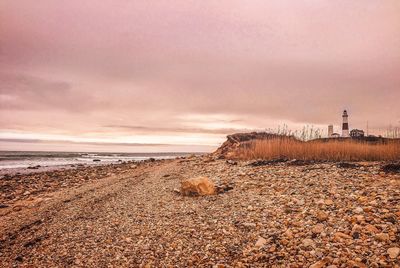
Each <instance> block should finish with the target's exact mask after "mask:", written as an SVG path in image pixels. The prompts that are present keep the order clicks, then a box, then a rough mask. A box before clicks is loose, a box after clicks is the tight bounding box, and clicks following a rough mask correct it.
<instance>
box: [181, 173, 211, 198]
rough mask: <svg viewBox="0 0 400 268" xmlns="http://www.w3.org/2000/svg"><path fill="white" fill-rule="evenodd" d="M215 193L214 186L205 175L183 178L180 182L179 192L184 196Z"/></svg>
mask: <svg viewBox="0 0 400 268" xmlns="http://www.w3.org/2000/svg"><path fill="white" fill-rule="evenodd" d="M215 193H216V187H215V184H214V182H212V181H211V180H210V179H209V178H207V177H197V178H192V179H188V180H184V181H182V183H181V194H182V195H186V196H196V195H213V194H215Z"/></svg>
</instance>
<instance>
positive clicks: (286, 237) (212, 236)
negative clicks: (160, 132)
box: [0, 156, 400, 268]
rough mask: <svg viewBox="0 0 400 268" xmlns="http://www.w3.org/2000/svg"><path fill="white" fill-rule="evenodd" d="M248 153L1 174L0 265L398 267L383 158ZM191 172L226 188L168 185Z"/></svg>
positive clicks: (398, 201)
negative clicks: (252, 158) (277, 157)
mask: <svg viewBox="0 0 400 268" xmlns="http://www.w3.org/2000/svg"><path fill="white" fill-rule="evenodd" d="M249 163H250V162H240V161H239V162H237V163H236V164H232V163H227V162H226V161H225V160H215V159H212V158H209V157H204V156H203V157H188V158H185V159H176V160H162V161H146V162H142V163H139V164H135V165H134V164H132V163H125V164H120V165H110V166H99V167H84V168H78V169H71V170H63V171H52V172H44V173H34V174H25V175H18V176H6V177H3V178H1V179H0V182H1V187H2V188H1V190H2V191H1V198H0V204H1V207H0V264H1V266H3V267H14V266H21V267H70V266H76V267H193V266H195V267H310V266H311V267H331V268H333V267H399V266H400V257H399V249H398V248H399V247H400V246H399V245H400V226H399V222H400V175H399V174H396V173H390V174H386V173H383V172H382V171H381V169H380V166H381V164H380V163H357V167H351V168H343V167H338V166H337V165H336V164H335V163H320V164H306V165H301V166H297V165H290V164H288V163H284V162H282V163H274V164H272V165H268V164H267V165H260V166H257V165H256V166H252V165H249ZM198 176H205V177H208V178H210V179H212V180H213V181H214V182H215V184H216V185H219V187H221V189H223V186H224V185H229V190H228V191H220V193H219V194H217V195H212V196H198V197H186V196H182V195H180V194H179V193H177V192H176V191H174V189H176V188H179V187H180V183H181V181H183V180H184V179H188V178H193V177H198ZM25 193H26V194H25Z"/></svg>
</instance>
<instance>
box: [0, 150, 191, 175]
mask: <svg viewBox="0 0 400 268" xmlns="http://www.w3.org/2000/svg"><path fill="white" fill-rule="evenodd" d="M189 154H191V153H83V152H73V153H71V152H10V151H0V170H4V169H23V168H29V167H35V166H41V167H56V166H68V165H78V164H84V165H102V164H111V163H119V162H123V161H141V160H146V159H149V158H154V159H171V158H176V157H179V156H187V155H189ZM94 160H95V161H94ZM99 160H100V161H99Z"/></svg>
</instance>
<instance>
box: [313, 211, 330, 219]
mask: <svg viewBox="0 0 400 268" xmlns="http://www.w3.org/2000/svg"><path fill="white" fill-rule="evenodd" d="M316 217H317V219H318V220H319V221H326V220H327V219H328V218H329V215H328V214H327V213H326V212H325V211H318V212H317V215H316Z"/></svg>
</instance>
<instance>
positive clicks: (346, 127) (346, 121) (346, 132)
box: [342, 110, 349, 138]
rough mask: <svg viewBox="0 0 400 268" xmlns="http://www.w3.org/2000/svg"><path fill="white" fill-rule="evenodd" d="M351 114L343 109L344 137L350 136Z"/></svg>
mask: <svg viewBox="0 0 400 268" xmlns="http://www.w3.org/2000/svg"><path fill="white" fill-rule="evenodd" d="M348 118H349V116H348V115H347V111H346V110H344V111H343V125H342V137H344V138H347V137H349V119H348Z"/></svg>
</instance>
